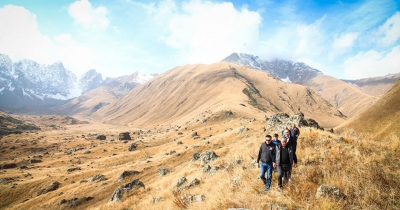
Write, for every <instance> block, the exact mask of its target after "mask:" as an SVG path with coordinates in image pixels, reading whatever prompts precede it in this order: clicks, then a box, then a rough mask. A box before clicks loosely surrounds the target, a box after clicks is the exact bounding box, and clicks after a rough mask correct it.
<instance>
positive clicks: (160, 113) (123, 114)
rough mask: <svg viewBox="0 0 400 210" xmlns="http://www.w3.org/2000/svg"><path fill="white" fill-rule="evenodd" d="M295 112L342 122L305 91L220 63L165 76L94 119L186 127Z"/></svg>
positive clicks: (324, 122)
mask: <svg viewBox="0 0 400 210" xmlns="http://www.w3.org/2000/svg"><path fill="white" fill-rule="evenodd" d="M298 108H300V109H301V111H302V112H303V113H304V114H305V116H306V117H307V118H314V119H316V120H317V121H318V122H320V124H321V125H322V126H327V127H333V126H336V125H338V124H340V123H341V122H343V121H344V120H345V117H344V116H343V115H342V113H341V112H340V111H338V110H337V109H336V108H334V107H332V105H330V104H329V103H328V102H327V101H326V100H324V99H323V98H321V97H320V96H319V95H318V94H316V93H315V92H314V91H312V90H310V89H309V88H307V87H305V86H302V85H297V84H288V83H285V82H282V81H280V80H278V79H275V78H273V77H272V76H270V75H269V74H267V73H265V72H262V71H256V70H252V69H249V68H246V67H244V66H239V65H235V64H231V63H228V62H221V63H216V64H212V65H186V66H182V67H177V68H175V69H172V70H169V71H167V72H165V73H163V74H161V75H159V76H157V77H156V78H154V79H153V80H150V81H148V82H146V83H144V84H142V85H140V86H138V87H136V88H135V89H133V90H132V91H131V92H129V93H128V94H126V95H124V96H123V97H121V98H120V99H118V100H116V101H114V102H112V103H110V104H109V105H106V106H103V107H101V108H100V109H99V110H97V111H96V112H95V113H94V114H93V116H94V117H95V118H97V119H99V120H101V121H103V122H108V123H115V124H124V125H127V124H129V125H132V126H139V125H140V127H151V126H157V125H161V124H163V125H168V124H169V125H177V124H180V123H181V124H184V123H185V122H186V121H188V120H189V119H192V118H193V116H196V115H197V114H198V113H202V112H204V111H211V112H213V113H215V112H218V111H222V110H231V111H232V112H235V113H240V114H243V115H246V116H250V117H251V116H253V117H255V116H258V117H259V116H260V115H262V116H268V115H272V114H275V113H277V112H285V113H289V114H293V113H295V112H297V111H298Z"/></svg>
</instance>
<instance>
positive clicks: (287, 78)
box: [281, 76, 292, 83]
mask: <svg viewBox="0 0 400 210" xmlns="http://www.w3.org/2000/svg"><path fill="white" fill-rule="evenodd" d="M281 80H282V81H284V82H286V83H292V81H290V79H289V76H286V78H285V79H281Z"/></svg>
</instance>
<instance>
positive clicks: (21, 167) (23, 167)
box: [19, 166, 28, 169]
mask: <svg viewBox="0 0 400 210" xmlns="http://www.w3.org/2000/svg"><path fill="white" fill-rule="evenodd" d="M27 168H28V167H27V166H20V167H19V169H27Z"/></svg>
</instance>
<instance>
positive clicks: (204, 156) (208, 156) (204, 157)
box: [200, 150, 218, 165]
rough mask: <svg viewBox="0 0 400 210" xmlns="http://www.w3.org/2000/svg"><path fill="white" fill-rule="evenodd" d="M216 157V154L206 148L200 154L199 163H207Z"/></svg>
mask: <svg viewBox="0 0 400 210" xmlns="http://www.w3.org/2000/svg"><path fill="white" fill-rule="evenodd" d="M217 158H218V155H217V154H215V152H214V151H212V150H207V151H205V152H203V153H201V154H200V165H204V164H209V163H211V162H212V161H214V160H215V159H217Z"/></svg>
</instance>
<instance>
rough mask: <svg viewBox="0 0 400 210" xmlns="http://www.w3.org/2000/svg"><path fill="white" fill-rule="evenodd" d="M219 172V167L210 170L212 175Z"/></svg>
mask: <svg viewBox="0 0 400 210" xmlns="http://www.w3.org/2000/svg"><path fill="white" fill-rule="evenodd" d="M218 170H219V166H213V167H212V168H211V170H210V174H215V173H217V171H218Z"/></svg>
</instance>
